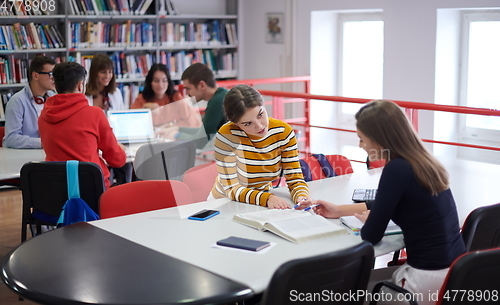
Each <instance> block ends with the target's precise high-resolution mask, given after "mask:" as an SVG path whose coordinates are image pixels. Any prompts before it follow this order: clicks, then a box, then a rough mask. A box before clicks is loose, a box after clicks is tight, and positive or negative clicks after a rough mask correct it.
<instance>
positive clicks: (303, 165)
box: [299, 159, 313, 182]
mask: <svg viewBox="0 0 500 305" xmlns="http://www.w3.org/2000/svg"><path fill="white" fill-rule="evenodd" d="M299 163H300V169H301V170H302V175H304V180H305V181H306V182H309V181H312V180H313V179H312V173H311V168H310V167H309V164H307V162H306V161H304V160H302V159H300V160H299Z"/></svg>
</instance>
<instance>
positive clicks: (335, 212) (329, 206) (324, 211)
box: [313, 199, 342, 218]
mask: <svg viewBox="0 0 500 305" xmlns="http://www.w3.org/2000/svg"><path fill="white" fill-rule="evenodd" d="M314 204H319V206H317V207H315V208H313V211H314V213H316V214H318V215H321V216H323V217H325V218H339V217H340V216H342V215H341V211H340V209H339V206H338V205H336V204H333V203H331V202H328V201H325V200H321V199H319V200H316V201H314Z"/></svg>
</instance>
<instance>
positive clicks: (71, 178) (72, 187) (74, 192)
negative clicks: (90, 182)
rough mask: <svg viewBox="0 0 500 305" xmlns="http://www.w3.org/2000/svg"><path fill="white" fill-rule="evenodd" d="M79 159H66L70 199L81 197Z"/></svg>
mask: <svg viewBox="0 0 500 305" xmlns="http://www.w3.org/2000/svg"><path fill="white" fill-rule="evenodd" d="M78 163H79V162H78V161H74V160H71V161H66V180H67V184H68V199H72V198H80V184H79V181H78Z"/></svg>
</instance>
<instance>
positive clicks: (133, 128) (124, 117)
mask: <svg viewBox="0 0 500 305" xmlns="http://www.w3.org/2000/svg"><path fill="white" fill-rule="evenodd" d="M108 120H109V124H110V125H111V127H112V128H113V133H114V134H115V137H116V139H117V140H118V142H120V143H123V144H127V143H145V142H156V140H157V139H156V137H155V133H154V128H153V117H152V115H151V110H150V109H127V110H109V111H108Z"/></svg>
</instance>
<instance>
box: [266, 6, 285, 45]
mask: <svg viewBox="0 0 500 305" xmlns="http://www.w3.org/2000/svg"><path fill="white" fill-rule="evenodd" d="M266 17H267V18H266V21H267V27H266V28H267V34H266V42H267V43H283V30H284V28H285V27H284V21H285V18H284V14H283V13H267V14H266Z"/></svg>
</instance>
